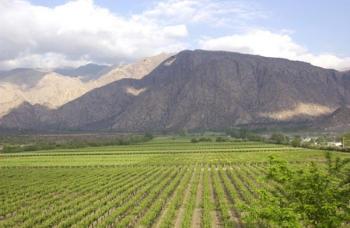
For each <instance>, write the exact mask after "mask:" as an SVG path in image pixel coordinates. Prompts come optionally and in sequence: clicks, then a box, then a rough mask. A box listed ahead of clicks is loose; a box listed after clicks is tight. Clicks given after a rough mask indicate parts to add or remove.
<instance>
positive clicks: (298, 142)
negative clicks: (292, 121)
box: [290, 135, 301, 147]
mask: <svg viewBox="0 0 350 228" xmlns="http://www.w3.org/2000/svg"><path fill="white" fill-rule="evenodd" d="M290 143H291V144H292V146H294V147H299V146H301V137H300V136H299V135H296V136H294V138H293V140H292V141H291V142H290Z"/></svg>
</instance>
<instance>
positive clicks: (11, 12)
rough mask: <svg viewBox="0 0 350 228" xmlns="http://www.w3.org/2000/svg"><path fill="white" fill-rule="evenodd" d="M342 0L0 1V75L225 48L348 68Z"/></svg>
mask: <svg viewBox="0 0 350 228" xmlns="http://www.w3.org/2000/svg"><path fill="white" fill-rule="evenodd" d="M349 12H350V1H348V0H307V1H305V0H283V1H281V0H0V31H1V32H0V70H7V69H13V68H18V67H32V68H45V69H49V68H50V69H51V68H56V67H66V66H73V67H76V66H80V65H83V64H87V63H91V62H94V63H99V64H111V65H118V64H123V63H129V62H132V61H135V60H138V59H141V58H144V57H148V56H152V55H156V54H159V53H161V52H167V53H176V52H178V51H181V50H184V49H205V50H224V51H234V52H241V53H247V54H256V55H262V56H268V57H280V58H287V59H291V60H299V61H306V62H310V63H311V64H313V65H316V66H321V67H325V68H334V69H338V70H345V69H350V45H349V41H350V29H349V25H348V23H349V21H350V13H349Z"/></svg>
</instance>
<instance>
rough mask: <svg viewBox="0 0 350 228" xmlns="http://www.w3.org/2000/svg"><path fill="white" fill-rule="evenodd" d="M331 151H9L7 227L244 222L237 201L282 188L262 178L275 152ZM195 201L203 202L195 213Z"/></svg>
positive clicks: (311, 155)
mask: <svg viewBox="0 0 350 228" xmlns="http://www.w3.org/2000/svg"><path fill="white" fill-rule="evenodd" d="M324 153H325V152H324V151H320V150H309V149H301V148H292V147H288V146H282V145H273V144H263V143H258V142H238V141H235V142H223V143H217V142H201V143H191V142H190V139H189V138H185V137H182V138H172V137H160V138H156V139H154V140H152V141H149V142H146V143H143V144H137V145H129V146H105V147H93V148H82V149H65V150H62V149H60V150H50V151H36V152H23V153H13V154H11V153H9V154H1V155H0V172H1V175H0V227H52V226H57V227H68V226H74V225H75V226H78V227H79V226H83V227H87V226H93V227H96V226H98V227H103V226H109V225H112V226H113V225H114V226H116V227H118V226H124V227H125V226H143V227H149V226H156V227H173V226H174V224H175V221H178V220H179V219H180V224H182V225H183V226H184V227H189V226H191V224H202V225H203V226H204V227H210V224H211V223H212V222H213V221H214V220H216V219H219V221H220V223H221V225H223V226H231V225H232V224H233V225H237V224H238V225H240V226H241V225H244V224H243V223H242V221H240V216H239V207H238V205H236V204H237V203H239V202H242V201H247V200H248V201H250V200H254V197H255V196H256V194H254V193H256V192H257V191H259V188H266V189H269V190H273V189H275V188H276V187H278V186H276V185H274V184H273V183H265V182H264V183H260V182H259V180H260V179H261V178H260V177H262V176H263V175H264V170H265V162H266V161H267V157H268V156H269V155H275V156H277V157H279V158H282V159H285V160H287V161H289V162H292V163H296V164H298V165H306V164H307V163H308V162H311V161H314V162H319V163H320V164H321V163H322V162H324V160H325V159H324ZM332 153H333V154H335V155H336V156H338V157H349V158H350V154H347V153H339V152H332ZM198 186H202V193H201V194H202V197H196V194H198V192H199V191H197V189H198ZM211 189H213V190H214V193H215V197H214V201H212V199H211V196H210V195H211V194H210V192H211ZM186 192H188V197H187V198H186V200H184V195H186V194H185V193H186ZM198 200H199V202H197V201H198ZM195 205H200V208H201V209H200V210H199V211H197V212H196V213H197V214H196V216H193V214H194V208H195ZM198 213H199V214H198ZM215 214H217V215H218V218H214V217H213V215H215ZM194 219H198V220H200V221H193V220H194Z"/></svg>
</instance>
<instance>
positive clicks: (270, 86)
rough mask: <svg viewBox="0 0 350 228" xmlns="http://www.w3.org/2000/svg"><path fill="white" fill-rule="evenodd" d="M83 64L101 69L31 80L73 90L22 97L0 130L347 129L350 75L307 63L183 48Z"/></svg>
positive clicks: (54, 74)
mask: <svg viewBox="0 0 350 228" xmlns="http://www.w3.org/2000/svg"><path fill="white" fill-rule="evenodd" d="M89 67H91V68H93V69H99V70H92V72H93V73H94V76H91V74H90V75H89V74H84V75H89V76H88V78H89V79H88V80H87V79H85V80H82V79H81V77H79V76H78V73H71V72H76V71H74V70H73V71H69V72H68V71H65V72H62V71H56V72H55V73H49V74H45V75H44V76H42V75H40V76H36V77H42V78H41V79H40V80H39V81H37V82H36V84H35V83H34V84H35V85H31V86H32V87H31V88H32V89H33V88H35V91H36V92H38V91H39V90H38V89H37V88H38V86H39V87H40V88H48V87H47V86H46V85H47V84H50V83H49V82H46V84H45V83H44V82H43V83H42V84H40V83H41V82H42V81H43V80H44V79H45V77H48V79H47V78H46V80H47V81H50V79H51V78H54V77H58V75H60V77H61V78H64V80H65V82H67V83H69V85H73V84H74V87H75V88H71V89H68V91H70V92H71V93H69V95H70V96H66V95H63V94H62V92H60V91H59V90H58V89H57V90H56V91H55V94H56V96H58V97H60V96H62V97H65V99H64V101H63V100H61V101H59V102H58V101H57V103H55V102H54V101H52V102H51V103H52V104H54V105H52V106H50V105H47V104H46V103H45V101H47V100H48V99H46V100H45V99H44V97H47V96H46V95H36V96H35V97H36V99H34V98H28V99H24V100H21V102H18V103H20V104H18V103H17V106H16V107H15V108H12V109H11V110H10V111H8V112H7V113H6V114H4V115H3V117H2V118H1V119H0V127H1V128H3V129H25V130H38V131H67V130H79V131H96V130H103V131H105V130H112V131H118V132H144V131H155V132H160V131H170V132H173V131H179V130H184V129H186V130H205V129H210V130H222V129H226V128H230V127H236V126H242V125H244V126H249V125H252V126H268V125H276V124H278V125H295V126H298V125H305V124H306V125H308V126H311V127H313V128H315V127H316V128H320V129H321V128H322V129H327V128H328V129H332V130H336V129H338V128H344V126H350V125H347V124H349V123H350V119H349V118H348V117H347V114H346V113H349V111H348V110H349V108H348V106H349V105H350V73H349V72H339V71H336V70H332V69H324V68H320V67H316V66H313V65H311V64H309V63H305V62H299V61H290V60H286V59H279V58H267V57H262V56H255V55H247V54H239V53H232V52H223V51H203V50H195V51H189V50H185V51H182V52H180V53H178V54H175V55H165V54H164V55H160V56H156V57H153V58H151V59H145V60H141V61H139V62H138V63H135V64H130V65H125V66H119V67H114V68H113V67H112V68H111V67H108V66H101V67H96V68H95V67H94V66H93V65H91V66H89ZM67 72H68V73H67ZM77 72H81V71H79V70H77ZM83 72H84V71H83ZM100 72H103V73H102V74H101V73H100ZM58 73H60V74H58ZM61 74H66V76H62V75H61ZM81 74H82V73H81ZM67 75H68V76H67ZM82 75H83V74H82ZM96 75H98V76H96ZM36 77H35V78H36ZM82 77H83V76H82ZM74 80H77V81H74ZM57 81H59V80H58V79H57ZM68 81H69V82H68ZM73 81H74V83H73ZM6 83H8V82H6ZM43 84H45V85H43ZM62 85H64V83H63V82H62ZM1 86H2V84H0V88H2V87H1ZM17 86H18V85H17ZM4 88H5V90H4V91H5V92H3V91H1V93H6V94H10V90H11V89H8V90H7V91H6V87H4ZM26 89H28V87H27V88H26ZM29 90H30V88H29ZM43 90H44V91H46V90H45V89H43ZM48 91H52V88H50V89H48V90H47V91H46V93H49V92H48ZM66 91H67V90H66ZM72 91H74V93H73V92H72ZM33 93H34V91H33ZM38 93H39V92H38ZM40 93H41V94H44V92H40ZM11 96H12V97H15V95H11ZM27 97H30V96H27ZM27 97H26V98H27ZM38 97H40V98H41V99H38ZM53 99H54V98H53ZM44 100H45V101H44ZM54 100H55V99H54ZM55 101H56V100H55ZM332 123H334V124H333V125H334V127H333V128H332V127H331V128H330V127H329V125H332ZM345 128H346V127H345Z"/></svg>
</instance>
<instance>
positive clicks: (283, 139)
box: [270, 133, 289, 144]
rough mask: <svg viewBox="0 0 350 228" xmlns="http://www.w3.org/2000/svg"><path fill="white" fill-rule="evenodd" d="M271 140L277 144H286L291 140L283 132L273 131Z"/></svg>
mask: <svg viewBox="0 0 350 228" xmlns="http://www.w3.org/2000/svg"><path fill="white" fill-rule="evenodd" d="M270 140H271V141H273V142H274V143H277V144H284V143H288V142H289V139H288V137H287V136H285V135H283V134H282V133H273V134H272V135H271V137H270Z"/></svg>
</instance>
